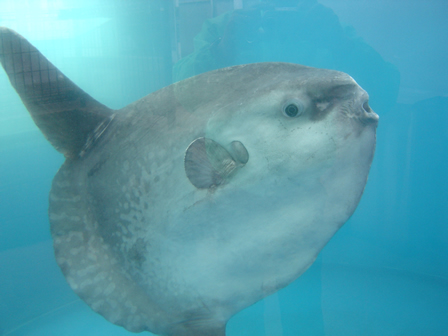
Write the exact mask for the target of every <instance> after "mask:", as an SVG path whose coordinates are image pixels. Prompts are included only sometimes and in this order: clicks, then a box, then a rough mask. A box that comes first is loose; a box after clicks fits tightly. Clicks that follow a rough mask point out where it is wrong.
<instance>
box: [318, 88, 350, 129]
mask: <svg viewBox="0 0 448 336" xmlns="http://www.w3.org/2000/svg"><path fill="white" fill-rule="evenodd" d="M356 88H357V86H356V85H354V84H344V85H338V86H334V87H332V88H329V89H327V90H326V91H324V92H322V93H321V94H320V95H319V96H316V97H314V98H313V103H314V104H313V105H314V111H313V113H312V115H311V120H314V121H318V120H322V119H324V118H325V117H326V116H327V114H328V113H329V112H330V111H331V110H332V109H333V107H334V105H335V104H336V103H337V102H340V101H343V100H346V99H349V98H350V97H352V96H354V94H355V92H356Z"/></svg>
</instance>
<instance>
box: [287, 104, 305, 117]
mask: <svg viewBox="0 0 448 336" xmlns="http://www.w3.org/2000/svg"><path fill="white" fill-rule="evenodd" d="M304 109H305V108H304V106H303V104H301V103H300V102H297V101H288V102H287V103H286V104H285V105H283V109H282V110H283V114H284V115H285V116H287V117H289V118H294V117H298V116H300V115H301V114H302V113H303V110H304Z"/></svg>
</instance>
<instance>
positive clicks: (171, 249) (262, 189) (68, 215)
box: [0, 28, 378, 336]
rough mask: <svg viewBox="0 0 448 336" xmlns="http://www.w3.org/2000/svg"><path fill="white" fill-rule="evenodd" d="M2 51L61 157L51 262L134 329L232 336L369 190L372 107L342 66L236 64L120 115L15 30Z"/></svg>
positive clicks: (0, 37)
mask: <svg viewBox="0 0 448 336" xmlns="http://www.w3.org/2000/svg"><path fill="white" fill-rule="evenodd" d="M0 58H1V62H2V65H3V67H4V69H5V71H6V72H7V74H8V76H9V78H10V81H11V83H12V85H13V86H14V88H15V89H16V91H17V92H18V94H19V95H20V97H21V99H22V101H23V102H24V104H25V105H26V107H27V108H28V110H29V111H30V113H31V116H32V117H33V119H34V121H35V123H36V124H37V126H38V127H39V128H40V129H41V131H42V132H43V134H44V135H45V136H46V138H47V139H48V140H49V141H50V142H51V143H52V144H53V146H55V147H56V149H58V150H59V151H61V152H62V153H64V155H65V156H66V161H65V163H64V164H63V166H62V167H61V169H60V170H59V172H58V173H57V175H56V177H55V178H54V181H53V186H52V190H51V193H50V209H49V218H50V223H51V233H52V236H53V240H54V250H55V255H56V260H57V262H58V264H59V266H60V267H61V269H62V272H63V273H64V275H65V277H66V279H67V281H68V283H69V284H70V286H71V288H72V289H73V290H74V291H75V292H76V293H77V294H78V295H79V296H80V297H81V298H82V299H83V300H84V301H85V302H86V303H87V304H88V305H89V306H90V307H91V308H92V309H93V310H94V311H96V312H98V313H100V314H101V315H103V316H104V317H105V318H106V319H108V320H109V321H111V322H112V323H115V324H117V325H120V326H123V327H125V328H126V329H128V330H130V331H134V332H140V331H145V330H146V331H151V332H153V333H155V334H158V335H166V336H168V335H170V336H171V335H175V336H193V335H194V336H222V335H225V325H226V322H227V321H228V320H229V318H230V317H231V316H232V315H234V314H235V313H237V312H238V311H240V310H242V309H244V308H245V307H248V306H250V305H252V304H253V303H255V302H257V301H258V300H260V299H262V298H263V297H265V296H267V295H269V294H272V293H274V292H275V291H277V290H279V289H280V288H283V287H285V286H286V285H288V284H289V283H291V282H292V281H294V280H295V279H297V277H299V276H300V275H301V274H302V273H303V272H304V271H305V270H306V269H307V268H308V267H309V266H310V265H311V264H312V263H313V261H314V260H315V258H316V256H317V254H318V253H319V251H320V250H321V249H322V248H323V247H324V246H325V244H326V243H327V242H328V240H329V239H330V238H331V237H332V236H333V235H334V234H335V232H336V231H337V230H338V229H339V228H340V227H341V226H342V225H343V224H344V223H345V222H346V221H347V219H348V218H349V217H350V216H351V215H352V213H353V212H354V210H355V208H356V206H357V204H358V202H359V200H360V198H361V195H362V193H363V190H364V187H365V184H366V181H367V176H368V172H369V168H370V165H371V162H372V158H373V154H374V150H375V134H376V126H377V122H378V116H377V115H376V114H375V113H374V112H373V111H372V110H371V109H370V107H369V105H368V95H367V93H366V92H365V91H364V90H363V89H361V88H360V87H359V86H358V85H357V84H356V82H355V81H354V80H353V79H352V78H351V77H350V76H348V75H346V74H344V73H341V72H337V71H331V70H323V69H315V68H310V67H305V66H301V65H296V64H286V63H259V64H248V65H242V66H235V67H230V68H225V69H220V70H216V71H212V72H209V73H205V74H202V75H199V76H195V77H192V78H189V79H186V80H183V81H181V82H178V83H175V84H173V85H170V86H168V87H166V88H163V89H161V90H159V91H157V92H155V93H152V94H150V95H148V96H146V97H144V98H142V99H140V100H138V101H136V102H134V103H132V104H130V105H128V106H126V107H125V108H123V109H121V110H118V111H116V110H111V109H109V108H107V107H106V106H104V105H102V104H100V103H98V102H97V101H96V100H94V99H93V98H92V97H90V96H89V95H87V94H86V93H85V92H84V91H82V90H81V89H80V88H78V87H77V86H76V85H75V84H73V82H71V81H70V80H69V79H67V78H66V77H65V76H64V75H63V74H62V73H61V72H60V71H59V70H57V69H56V68H55V67H54V66H53V65H52V64H51V63H50V62H49V61H48V60H47V59H45V57H44V56H42V54H40V52H39V51H38V50H37V49H35V48H34V47H33V46H32V45H30V44H29V43H28V42H27V41H26V40H25V39H24V38H23V37H21V36H20V35H18V34H17V33H15V32H13V31H11V30H9V29H6V28H1V29H0Z"/></svg>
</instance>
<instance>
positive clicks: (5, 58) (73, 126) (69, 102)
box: [0, 27, 113, 158]
mask: <svg viewBox="0 0 448 336" xmlns="http://www.w3.org/2000/svg"><path fill="white" fill-rule="evenodd" d="M0 61H1V63H2V66H3V68H4V69H5V71H6V73H7V74H8V77H9V80H10V82H11V84H12V86H13V87H14V89H15V90H16V91H17V93H18V94H19V96H20V98H21V99H22V101H23V103H24V104H25V106H26V108H27V109H28V111H29V112H30V114H31V116H32V118H33V120H34V122H35V123H36V125H37V126H38V127H39V128H40V130H41V131H42V133H43V134H44V136H45V137H46V138H47V139H48V141H50V143H51V144H52V145H53V146H54V147H55V148H56V149H57V150H58V151H60V152H62V153H63V154H64V155H65V156H66V157H67V158H76V157H77V156H79V155H81V154H82V153H83V152H84V151H85V149H86V146H88V145H89V144H90V143H91V142H92V139H95V134H98V132H100V133H102V132H103V131H104V129H105V127H106V126H107V125H108V124H109V122H110V121H111V120H112V118H113V110H111V109H109V108H108V107H106V106H104V105H103V104H101V103H99V102H98V101H96V100H95V99H93V98H92V97H91V96H89V95H88V94H87V93H85V92H84V91H83V90H81V89H80V88H79V87H78V86H76V85H75V84H74V83H73V82H72V81H71V80H70V79H68V78H67V77H66V76H64V74H62V72H61V71H59V70H58V69H57V68H56V67H55V66H54V65H53V64H51V63H50V62H49V61H48V60H47V59H46V58H45V57H44V56H43V55H42V54H41V53H40V52H39V50H37V49H36V48H35V47H34V46H32V45H31V44H30V43H29V42H28V41H27V40H26V39H25V38H23V37H22V36H21V35H19V34H17V33H16V32H15V31H13V30H11V29H8V28H4V27H0Z"/></svg>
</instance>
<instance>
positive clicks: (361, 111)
mask: <svg viewBox="0 0 448 336" xmlns="http://www.w3.org/2000/svg"><path fill="white" fill-rule="evenodd" d="M358 105H359V106H360V107H359V108H358V109H357V110H358V111H357V112H358V119H359V120H360V122H361V123H362V124H364V125H375V126H377V125H378V120H379V119H380V117H379V116H378V114H376V113H375V112H374V111H373V110H372V108H371V107H370V105H369V99H368V98H367V99H365V98H364V99H362V100H361V101H360V103H358Z"/></svg>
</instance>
